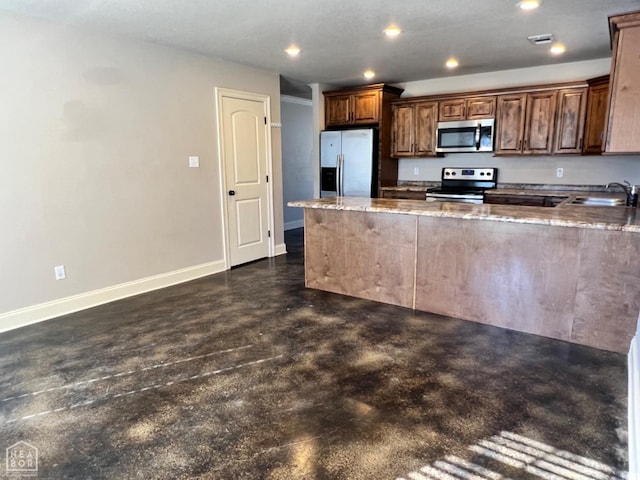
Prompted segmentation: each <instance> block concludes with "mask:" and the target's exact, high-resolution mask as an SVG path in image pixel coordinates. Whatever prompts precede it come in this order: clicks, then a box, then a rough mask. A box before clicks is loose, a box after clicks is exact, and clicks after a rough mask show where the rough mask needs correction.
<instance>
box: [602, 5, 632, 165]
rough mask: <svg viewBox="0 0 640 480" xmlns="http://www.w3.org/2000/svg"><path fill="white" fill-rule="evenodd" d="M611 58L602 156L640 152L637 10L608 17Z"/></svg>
mask: <svg viewBox="0 0 640 480" xmlns="http://www.w3.org/2000/svg"><path fill="white" fill-rule="evenodd" d="M609 31H610V32H611V36H612V46H613V57H612V60H611V86H610V91H609V102H608V104H609V111H608V115H607V118H606V129H605V131H606V140H605V147H604V152H605V153H640V55H639V54H638V45H640V11H638V12H633V13H627V14H624V15H615V16H612V17H609Z"/></svg>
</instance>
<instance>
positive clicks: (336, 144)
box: [320, 128, 378, 197]
mask: <svg viewBox="0 0 640 480" xmlns="http://www.w3.org/2000/svg"><path fill="white" fill-rule="evenodd" d="M377 159H378V131H377V130H376V129H375V128H361V129H354V130H325V131H323V132H320V196H321V197H335V196H350V197H376V196H377V194H378V161H377Z"/></svg>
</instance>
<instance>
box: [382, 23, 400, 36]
mask: <svg viewBox="0 0 640 480" xmlns="http://www.w3.org/2000/svg"><path fill="white" fill-rule="evenodd" d="M383 32H384V34H385V35H386V36H387V37H397V36H398V35H400V33H402V30H400V27H398V26H396V25H393V24H392V25H389V26H388V27H387V28H385V29H384V30H383Z"/></svg>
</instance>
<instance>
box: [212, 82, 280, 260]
mask: <svg viewBox="0 0 640 480" xmlns="http://www.w3.org/2000/svg"><path fill="white" fill-rule="evenodd" d="M214 90H215V100H216V102H215V111H216V122H217V135H218V138H217V140H218V175H219V177H220V182H219V183H220V209H221V212H220V213H221V218H222V243H223V251H224V268H225V270H229V269H230V268H231V256H230V251H229V217H228V199H227V179H226V174H225V165H226V163H225V161H226V158H225V152H224V145H223V143H224V140H223V139H224V125H223V121H222V99H223V98H224V97H233V98H239V99H241V100H249V101H257V102H262V103H263V104H264V106H265V112H264V114H265V117H267V122H266V125H265V129H266V132H265V141H266V149H267V151H266V155H267V175H268V176H269V181H268V182H267V216H268V220H267V221H268V229H269V231H270V232H271V235H270V236H269V239H268V245H269V257H273V256H275V250H276V247H275V231H274V212H273V155H272V146H271V97H270V96H269V95H263V94H260V93H253V92H245V91H242V90H233V89H230V88H224V87H215V88H214Z"/></svg>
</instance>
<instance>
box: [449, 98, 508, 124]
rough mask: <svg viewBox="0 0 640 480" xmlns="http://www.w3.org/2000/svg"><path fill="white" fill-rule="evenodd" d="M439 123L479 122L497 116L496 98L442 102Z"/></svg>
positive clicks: (460, 99) (458, 99) (455, 99)
mask: <svg viewBox="0 0 640 480" xmlns="http://www.w3.org/2000/svg"><path fill="white" fill-rule="evenodd" d="M438 112H439V113H438V121H439V122H447V121H456V120H479V119H484V118H493V117H495V114H496V97H493V96H488V97H473V98H452V99H448V100H442V101H440V104H439V106H438Z"/></svg>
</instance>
